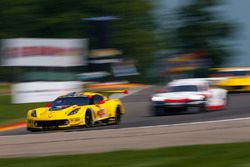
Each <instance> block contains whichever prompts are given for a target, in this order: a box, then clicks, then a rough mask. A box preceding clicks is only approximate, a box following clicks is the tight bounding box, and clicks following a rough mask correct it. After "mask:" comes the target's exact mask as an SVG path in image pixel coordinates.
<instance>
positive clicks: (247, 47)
mask: <svg viewBox="0 0 250 167" xmlns="http://www.w3.org/2000/svg"><path fill="white" fill-rule="evenodd" d="M225 1H226V4H225V5H223V6H221V7H219V10H220V11H221V12H222V14H223V16H224V18H226V19H227V20H229V21H233V22H236V24H237V26H238V29H237V33H236V35H235V37H234V39H232V41H229V42H230V44H232V45H233V49H234V50H235V52H234V53H235V54H237V55H235V56H234V58H232V59H231V61H229V62H228V63H227V64H226V65H227V66H250V10H249V7H250V0H225ZM157 2H159V4H160V5H159V6H161V7H162V8H167V9H170V10H171V9H173V8H174V7H176V6H178V5H183V4H185V3H187V2H188V0H158V1H157Z"/></svg>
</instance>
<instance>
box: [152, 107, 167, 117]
mask: <svg viewBox="0 0 250 167" xmlns="http://www.w3.org/2000/svg"><path fill="white" fill-rule="evenodd" d="M152 110H153V112H152V114H153V116H163V115H165V114H166V113H165V109H164V108H161V107H153V109H152Z"/></svg>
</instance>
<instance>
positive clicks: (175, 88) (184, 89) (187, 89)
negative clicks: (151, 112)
mask: <svg viewBox="0 0 250 167" xmlns="http://www.w3.org/2000/svg"><path fill="white" fill-rule="evenodd" d="M167 90H168V91H169V92H197V91H198V88H197V86H195V85H182V86H170V87H168V88H167Z"/></svg>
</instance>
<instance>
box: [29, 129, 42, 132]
mask: <svg viewBox="0 0 250 167" xmlns="http://www.w3.org/2000/svg"><path fill="white" fill-rule="evenodd" d="M27 131H30V132H39V131H41V130H40V129H33V128H27Z"/></svg>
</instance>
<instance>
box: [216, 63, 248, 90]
mask: <svg viewBox="0 0 250 167" xmlns="http://www.w3.org/2000/svg"><path fill="white" fill-rule="evenodd" d="M212 71H213V72H212V73H213V76H212V77H214V79H215V78H216V77H217V78H219V79H218V80H217V82H215V86H219V87H221V88H224V89H226V90H227V91H228V92H249V91H250V68H249V67H231V68H215V69H212Z"/></svg>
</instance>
